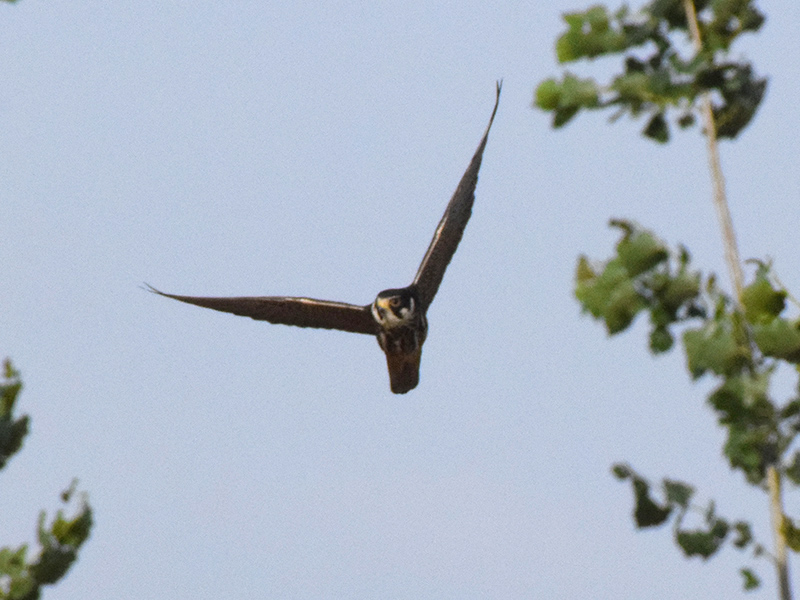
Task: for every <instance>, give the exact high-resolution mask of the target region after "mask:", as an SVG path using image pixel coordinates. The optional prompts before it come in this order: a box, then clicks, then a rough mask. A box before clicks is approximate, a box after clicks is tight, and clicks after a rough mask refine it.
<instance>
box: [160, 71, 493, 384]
mask: <svg viewBox="0 0 800 600" xmlns="http://www.w3.org/2000/svg"><path fill="white" fill-rule="evenodd" d="M501 83H502V82H497V95H496V98H495V103H494V110H492V116H491V117H490V119H489V125H487V127H486V132H485V133H484V134H483V139H481V143H480V144H478V149H477V150H476V151H475V155H474V156H473V157H472V161H471V162H470V164H469V167H467V170H466V172H465V173H464V175H463V177H462V178H461V181H460V182H459V184H458V187H457V188H456V191H455V193H454V194H453V197H452V199H451V200H450V203H449V204H448V205H447V209H446V210H445V211H444V216H443V217H442V220H441V221H439V226H438V227H437V228H436V232H435V233H434V234H433V239H432V240H431V243H430V246H428V251H427V252H426V253H425V257H424V258H423V259H422V263H421V264H420V266H419V269H418V270H417V275H416V277H414V281H413V283H412V284H411V285H409V286H408V287H404V288H400V289H391V290H383V291H382V292H380V293H379V294H378V296H377V297H376V298H375V301H374V302H372V304H367V305H366V306H356V305H355V304H345V303H344V302H331V301H328V300H314V299H312V298H288V297H283V296H265V297H240V298H203V297H196V296H178V295H175V294H165V293H164V292H160V291H159V290H157V289H155V288H153V287H151V286H148V288H149V289H150V290H151V291H152V292H154V293H156V294H159V295H161V296H165V297H167V298H172V299H174V300H180V301H181V302H186V303H188V304H194V305H196V306H202V307H203V308H211V309H213V310H219V311H222V312H228V313H233V314H235V315H240V316H243V317H250V318H252V319H256V320H258V321H269V322H270V323H279V324H283V325H296V326H298V327H319V328H322V329H339V330H341V331H352V332H353V333H366V334H369V335H374V336H376V337H377V338H378V344H380V347H381V349H382V350H383V351H384V352H385V353H386V364H387V366H388V368H389V382H390V384H391V389H392V392H394V393H395V394H405V393H406V392H409V391H410V390H413V389H414V388H415V387H417V384H418V383H419V361H420V356H421V354H422V344H423V343H424V342H425V336H426V335H427V333H428V321H427V319H426V318H425V313H426V312H427V311H428V307H429V306H430V305H431V302H433V298H434V296H435V295H436V291H437V290H438V289H439V284H440V283H441V282H442V278H443V277H444V271H445V269H446V268H447V265H448V263H449V262H450V259H451V258H453V254H454V253H455V251H456V248H457V247H458V242H459V241H461V236H462V234H463V233H464V228H465V227H466V226H467V221H468V220H469V217H470V214H471V213H472V204H473V202H474V201H475V186H476V184H477V183H478V171H479V170H480V167H481V159H482V158H483V149H484V148H485V147H486V140H487V139H488V137H489V129H491V127H492V122H493V121H494V115H495V113H496V112H497V105H498V103H499V101H500V88H501Z"/></svg>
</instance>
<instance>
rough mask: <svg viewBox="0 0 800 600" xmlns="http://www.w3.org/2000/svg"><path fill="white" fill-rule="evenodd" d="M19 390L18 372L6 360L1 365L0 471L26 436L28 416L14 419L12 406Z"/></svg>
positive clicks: (20, 446) (20, 383)
mask: <svg viewBox="0 0 800 600" xmlns="http://www.w3.org/2000/svg"><path fill="white" fill-rule="evenodd" d="M21 390H22V382H21V381H20V378H19V372H17V371H16V370H15V369H14V366H13V365H12V364H11V361H10V360H8V359H6V360H5V361H4V363H3V381H2V383H0V469H2V468H3V467H4V466H5V465H6V462H7V461H8V459H9V458H11V457H12V456H13V455H14V454H16V453H17V452H19V450H20V449H21V448H22V442H23V440H24V439H25V436H26V435H28V415H23V416H22V417H20V418H18V419H15V418H14V406H15V405H16V403H17V396H19V393H20V391H21Z"/></svg>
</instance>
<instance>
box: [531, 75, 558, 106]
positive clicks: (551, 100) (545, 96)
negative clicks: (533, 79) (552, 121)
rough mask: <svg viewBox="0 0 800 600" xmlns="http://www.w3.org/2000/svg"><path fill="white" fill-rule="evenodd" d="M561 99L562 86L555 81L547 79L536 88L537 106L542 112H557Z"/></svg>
mask: <svg viewBox="0 0 800 600" xmlns="http://www.w3.org/2000/svg"><path fill="white" fill-rule="evenodd" d="M560 99H561V85H560V84H559V83H558V82H557V81H556V80H555V79H552V78H550V79H546V80H544V81H543V82H542V83H540V84H539V87H537V88H536V99H535V101H534V103H535V105H536V106H538V107H539V108H541V109H542V110H555V109H556V108H558V103H559V100H560Z"/></svg>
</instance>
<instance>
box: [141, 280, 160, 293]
mask: <svg viewBox="0 0 800 600" xmlns="http://www.w3.org/2000/svg"><path fill="white" fill-rule="evenodd" d="M139 288H140V289H143V290H144V291H145V292H150V293H151V294H158V295H159V296H163V295H164V292H161V291H159V290H157V289H156V288H154V287H153V286H152V285H150V284H149V283H147V282H146V281H143V282H142V285H140V286H139Z"/></svg>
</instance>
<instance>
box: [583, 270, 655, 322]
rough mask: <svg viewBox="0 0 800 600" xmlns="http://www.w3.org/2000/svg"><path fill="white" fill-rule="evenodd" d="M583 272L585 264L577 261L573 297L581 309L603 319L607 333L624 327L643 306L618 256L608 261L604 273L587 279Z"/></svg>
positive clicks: (584, 271)
mask: <svg viewBox="0 0 800 600" xmlns="http://www.w3.org/2000/svg"><path fill="white" fill-rule="evenodd" d="M585 274H586V264H585V263H581V262H579V263H578V272H577V273H576V276H577V277H578V282H577V285H576V287H575V296H576V297H577V298H578V300H579V301H580V302H581V304H582V305H583V308H584V310H586V311H588V312H590V313H591V314H592V315H593V316H594V317H596V318H602V319H603V320H604V321H605V323H606V328H607V329H608V332H609V333H610V334H615V333H618V332H620V331H622V330H624V329H625V328H627V327H628V325H630V324H631V321H633V319H634V317H635V316H636V314H637V313H638V312H639V311H640V310H642V309H643V308H644V307H645V304H644V301H643V300H642V298H641V297H640V296H639V294H638V292H637V291H636V288H635V287H634V285H633V282H632V281H631V279H630V277H629V276H628V270H627V269H626V268H625V267H624V266H623V265H622V264H621V262H620V261H619V260H618V259H614V260H611V261H609V262H608V263H607V264H606V267H605V269H603V272H602V273H601V274H600V275H598V276H596V277H594V278H591V279H587V278H585V277H583V276H585ZM580 277H583V278H582V279H581V278H580Z"/></svg>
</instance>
